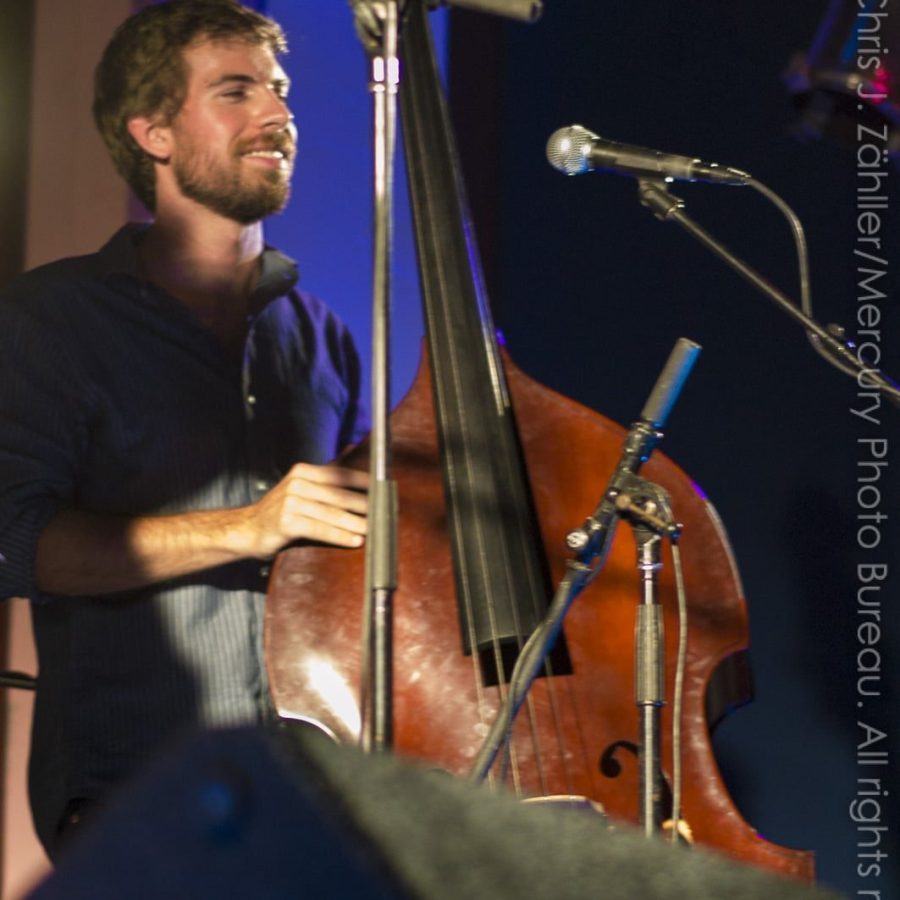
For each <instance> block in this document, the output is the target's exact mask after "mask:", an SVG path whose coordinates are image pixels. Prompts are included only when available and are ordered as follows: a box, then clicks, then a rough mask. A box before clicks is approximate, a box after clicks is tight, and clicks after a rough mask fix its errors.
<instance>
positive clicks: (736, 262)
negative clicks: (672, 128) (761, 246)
mask: <svg viewBox="0 0 900 900" xmlns="http://www.w3.org/2000/svg"><path fill="white" fill-rule="evenodd" d="M638 197H639V198H640V201H641V205H642V206H646V207H647V208H648V209H650V210H651V211H652V212H653V214H654V215H655V216H656V218H657V219H660V220H661V221H663V222H668V221H670V220H671V221H673V222H677V223H678V224H679V225H680V226H681V227H682V228H683V229H684V230H685V231H686V232H688V234H690V235H691V236H692V237H694V238H696V239H697V240H698V241H699V242H700V243H701V244H703V246H704V247H706V248H707V249H709V250H712V252H713V253H714V254H715V255H716V256H718V257H719V259H721V260H724V261H725V262H726V263H727V264H728V265H729V266H731V268H732V269H734V270H735V271H736V272H738V273H739V274H740V275H742V276H743V277H744V278H745V279H746V280H747V281H749V282H750V284H752V285H753V286H754V287H755V288H757V289H758V290H759V291H761V292H762V293H763V294H765V295H766V296H767V297H768V298H769V299H770V300H773V301H774V302H775V304H776V305H777V306H778V307H779V308H780V309H781V310H782V311H783V312H785V313H787V314H788V315H789V316H790V317H791V318H792V319H793V320H794V321H795V322H797V323H798V324H799V325H801V326H802V327H803V328H804V329H806V331H807V333H810V334H811V335H815V337H816V338H817V339H818V340H819V341H821V343H822V346H823V347H824V348H826V349H827V350H828V351H830V353H831V355H832V356H833V357H834V358H836V359H837V360H839V361H840V362H841V363H843V364H844V365H845V366H846V367H847V368H849V369H850V370H852V371H853V372H855V373H856V380H857V383H858V384H860V385H862V384H863V382H862V380H861V379H862V377H863V376H865V377H866V378H867V379H868V381H867V382H866V383H865V386H866V387H873V388H877V389H878V390H879V391H880V392H881V393H882V394H884V396H885V397H887V399H888V400H890V401H891V402H892V403H893V404H894V405H895V406H897V407H900V386H898V385H897V384H896V382H894V381H893V380H892V379H891V378H886V377H884V376H882V375H881V373H880V372H877V371H876V370H874V369H871V368H868V367H866V366H865V365H864V364H863V363H862V362H861V360H860V359H859V358H858V357H857V356H856V354H854V353H853V351H852V350H851V349H850V346H849V345H847V344H846V343H844V342H843V341H840V340H838V339H837V338H836V337H835V336H834V335H833V334H832V333H831V331H829V330H828V329H827V328H825V327H823V326H822V325H820V324H819V323H818V322H817V321H816V320H815V319H813V318H810V317H809V316H807V315H806V314H805V313H804V312H802V311H801V310H800V309H799V308H798V307H797V305H796V304H795V303H793V302H792V301H791V300H790V299H789V298H788V297H787V296H786V295H785V294H783V293H782V292H781V291H779V290H778V288H776V287H775V286H774V285H772V284H770V283H769V282H768V281H767V280H766V279H765V278H763V276H762V275H760V274H759V273H758V272H757V271H756V270H755V269H753V268H751V267H750V266H748V265H747V264H746V263H745V262H744V261H743V260H742V259H740V258H739V257H737V256H736V255H735V254H734V253H732V252H731V251H730V250H729V249H728V248H727V247H725V245H724V244H722V243H720V242H719V241H717V240H716V239H715V238H714V237H713V236H712V235H711V234H709V232H707V231H705V230H704V229H703V228H701V227H700V225H698V224H697V223H696V222H695V221H694V220H693V219H692V218H691V217H690V216H689V215H688V214H687V213H685V212H684V201H683V200H682V199H681V198H680V197H676V196H675V195H674V194H672V193H670V192H669V190H668V188H667V187H666V185H665V183H664V182H662V181H658V180H656V179H652V178H639V179H638Z"/></svg>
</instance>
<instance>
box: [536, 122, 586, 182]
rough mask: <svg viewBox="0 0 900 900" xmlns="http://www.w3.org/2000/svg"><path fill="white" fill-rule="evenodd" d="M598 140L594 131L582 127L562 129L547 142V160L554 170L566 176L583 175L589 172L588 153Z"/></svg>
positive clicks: (570, 126)
mask: <svg viewBox="0 0 900 900" xmlns="http://www.w3.org/2000/svg"><path fill="white" fill-rule="evenodd" d="M596 139H597V135H596V134H594V132H593V131H588V130H587V128H583V127H582V126H581V125H569V126H567V127H566V128H560V129H559V130H558V131H554V132H553V134H551V135H550V140H548V141H547V160H548V162H549V163H550V165H551V166H553V168H554V169H558V170H559V171H560V172H563V173H565V174H566V175H581V174H582V173H584V172H587V171H589V168H590V167H589V166H588V151H589V150H590V147H591V142H592V141H594V140H596Z"/></svg>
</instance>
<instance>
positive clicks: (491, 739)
mask: <svg viewBox="0 0 900 900" xmlns="http://www.w3.org/2000/svg"><path fill="white" fill-rule="evenodd" d="M699 353H700V346H699V345H698V344H695V343H694V342H693V341H689V340H688V339H687V338H680V339H679V340H678V341H677V342H676V344H675V347H674V348H673V349H672V352H671V353H670V354H669V358H668V360H667V361H666V364H665V366H664V367H663V370H662V372H660V374H659V377H658V378H657V380H656V384H655V385H654V387H653V390H652V391H651V393H650V396H649V397H648V398H647V402H646V403H645V404H644V408H643V409H642V410H641V416H640V419H639V420H638V421H637V422H635V423H634V424H633V425H632V426H631V428H630V430H629V432H628V434H627V435H626V438H625V443H624V445H623V446H622V453H621V456H620V457H619V463H618V465H617V466H616V469H615V471H614V472H613V473H612V476H611V477H610V479H609V482H608V483H607V485H606V490H605V491H604V492H603V496H602V497H601V498H600V501H599V503H598V504H597V506H596V508H595V509H594V512H593V513H592V514H591V515H590V516H589V517H588V518H587V519H586V520H585V522H584V524H583V525H582V526H581V527H580V528H576V529H574V530H573V531H571V532H569V534H568V535H567V536H566V544H567V546H568V547H569V549H570V550H572V551H575V553H576V556H575V557H574V558H573V559H569V560H568V561H567V563H566V574H565V575H564V576H563V579H562V580H561V581H560V583H559V586H558V587H557V589H556V593H555V594H554V595H553V600H552V601H551V603H550V606H549V608H548V610H547V614H546V616H545V617H544V619H543V621H542V622H541V623H540V624H539V625H538V626H537V628H535V630H534V631H533V632H532V634H531V636H530V637H529V638H528V640H527V641H526V643H525V646H524V647H523V648H522V651H521V653H520V654H519V658H518V660H516V665H515V667H514V668H513V673H512V675H511V677H510V679H509V691H508V692H507V698H506V701H505V703H504V704H503V706H502V708H501V709H500V711H499V712H498V714H497V717H496V719H495V720H494V722H493V724H492V726H491V730H490V732H489V733H488V735H487V737H486V738H485V740H484V743H483V744H482V745H481V750H480V751H479V753H478V756H477V757H476V758H475V761H474V763H473V764H472V766H471V768H470V769H469V773H468V777H469V779H470V780H472V781H476V782H479V781H483V780H484V779H485V778H486V777H487V774H488V772H489V771H490V768H491V766H492V765H493V763H494V760H495V759H496V758H497V754H498V753H499V752H500V749H501V748H502V747H503V745H504V744H505V743H506V742H507V741H508V740H509V738H510V730H511V728H512V723H513V720H514V719H515V716H516V713H518V711H519V709H520V708H521V706H522V703H524V701H525V697H526V695H527V694H528V690H529V688H530V687H531V685H532V683H533V682H534V680H535V678H537V676H538V673H539V672H540V669H541V666H543V664H544V659H545V658H546V656H547V654H548V653H549V652H550V651H551V650H552V649H553V645H554V643H555V642H556V639H557V637H558V636H559V632H560V629H561V628H562V624H563V619H564V618H565V616H566V613H567V612H568V611H569V608H570V607H571V605H572V603H574V601H575V599H576V597H577V596H578V595H579V594H580V593H581V591H582V590H584V588H585V587H587V585H588V584H590V582H591V581H593V580H594V578H595V577H596V576H597V575H598V574H599V572H600V571H601V570H602V568H603V566H604V564H605V562H606V557H607V555H608V554H609V549H610V547H611V546H612V539H613V536H614V534H615V526H616V523H617V521H618V517H619V516H620V515H621V514H622V512H623V509H624V507H622V498H623V497H624V496H628V497H629V500H630V498H631V496H633V495H635V494H636V493H640V494H641V495H646V494H647V491H646V490H645V489H644V486H645V485H648V483H647V482H644V481H643V480H642V479H638V478H636V476H637V472H638V470H639V469H640V468H641V466H642V465H643V464H644V463H645V462H646V461H647V460H648V459H649V458H650V455H651V454H652V453H653V450H654V448H655V447H656V445H657V444H658V443H659V442H660V440H662V437H663V435H662V432H661V431H660V429H661V428H662V427H663V425H665V423H666V420H667V419H668V417H669V413H670V412H671V410H672V407H673V406H674V405H675V401H676V400H677V399H678V396H679V394H680V393H681V389H682V387H683V386H684V382H685V381H686V380H687V377H688V375H689V374H690V372H691V369H692V368H693V366H694V363H695V362H696V360H697V356H698V355H699ZM633 506H634V504H629V506H628V511H632V507H633ZM642 518H643V519H646V520H647V521H655V522H658V521H659V520H657V519H655V518H654V517H648V515H647V513H646V512H645V513H643V516H642ZM663 531H664V532H665V533H666V534H668V535H669V536H670V537H674V536H677V532H678V529H677V527H676V526H668V525H663ZM650 565H652V562H651V563H650ZM644 596H645V597H648V596H649V597H652V593H648V592H647V591H646V590H645V592H644ZM644 616H645V618H646V619H647V621H649V622H651V624H652V616H649V617H648V616H646V614H644ZM651 630H652V629H651ZM658 643H661V641H658ZM638 644H639V649H638V656H639V659H638V660H637V661H636V666H638V667H639V669H640V670H643V671H648V670H655V668H656V667H657V666H661V663H656V662H652V661H651V662H649V663H648V661H647V660H648V657H647V655H646V654H643V656H641V653H642V651H641V649H640V644H641V640H640V639H639V641H638ZM652 644H653V640H650V641H647V640H646V639H644V645H645V646H652ZM638 681H639V682H640V685H639V690H638V689H636V696H635V700H636V702H637V703H638V705H639V706H641V708H642V709H650V710H655V712H654V711H651V712H649V713H646V712H642V714H641V715H642V720H643V721H644V722H647V723H649V724H648V725H642V733H643V734H649V735H650V740H651V743H652V742H653V733H654V730H653V720H654V717H658V709H656V707H658V705H659V704H658V703H657V700H658V699H659V698H658V697H657V696H656V693H654V692H653V690H652V689H648V688H646V680H645V679H643V676H641V675H640V673H639V672H638ZM653 683H654V684H655V682H653ZM657 693H658V692H657ZM660 702H661V700H660ZM642 744H643V742H642ZM655 746H656V748H657V755H656V757H655V758H654V757H653V756H652V748H650V757H651V758H650V759H648V755H647V748H643V747H642V750H641V768H642V771H650V772H653V771H655V773H656V774H655V775H653V776H652V777H650V778H648V779H646V792H648V796H650V797H651V798H652V797H653V795H654V793H655V794H656V796H657V797H658V795H659V793H660V782H659V776H658V773H659V761H658V747H659V742H658V737H657V738H656V741H655ZM642 783H643V782H642ZM642 792H643V791H642ZM654 804H655V806H654ZM645 805H646V806H648V807H649V808H650V813H649V819H650V822H649V825H647V827H650V828H653V827H656V823H657V821H658V818H659V816H658V813H657V812H656V811H655V810H657V809H658V806H659V804H658V800H657V801H654V800H653V799H651V800H649V801H647V803H646V804H645ZM642 818H643V815H642Z"/></svg>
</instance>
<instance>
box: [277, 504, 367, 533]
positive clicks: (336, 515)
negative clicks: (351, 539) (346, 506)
mask: <svg viewBox="0 0 900 900" xmlns="http://www.w3.org/2000/svg"><path fill="white" fill-rule="evenodd" d="M285 512H286V513H287V517H288V521H287V527H288V529H289V530H290V531H292V532H295V533H297V536H299V537H305V536H307V535H305V534H301V533H300V532H302V531H303V529H309V528H316V529H317V528H320V527H321V526H325V527H327V528H337V529H339V530H341V531H345V532H347V533H349V534H357V535H363V534H365V533H366V531H367V529H368V525H367V522H366V519H365V517H364V516H358V515H355V514H354V513H352V512H347V511H346V510H343V509H339V508H336V507H334V506H329V505H328V504H324V503H317V502H315V501H312V500H300V499H297V498H291V499H290V501H289V502H288V504H287V505H286V507H285Z"/></svg>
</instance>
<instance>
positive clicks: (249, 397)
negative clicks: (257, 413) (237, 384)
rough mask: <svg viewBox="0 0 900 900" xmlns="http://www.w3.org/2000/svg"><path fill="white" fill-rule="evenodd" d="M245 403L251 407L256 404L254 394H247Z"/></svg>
mask: <svg viewBox="0 0 900 900" xmlns="http://www.w3.org/2000/svg"><path fill="white" fill-rule="evenodd" d="M247 402H248V403H249V404H250V405H251V406H253V404H254V403H256V394H247Z"/></svg>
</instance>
